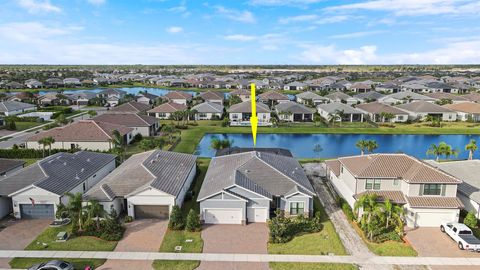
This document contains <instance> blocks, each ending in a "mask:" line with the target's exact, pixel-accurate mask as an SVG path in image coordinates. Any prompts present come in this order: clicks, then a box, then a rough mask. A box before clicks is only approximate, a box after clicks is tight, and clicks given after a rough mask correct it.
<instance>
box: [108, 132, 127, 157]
mask: <svg viewBox="0 0 480 270" xmlns="http://www.w3.org/2000/svg"><path fill="white" fill-rule="evenodd" d="M110 142H111V143H112V145H113V149H112V150H113V152H114V153H115V154H116V155H118V156H119V158H120V161H121V162H123V160H124V158H125V151H126V149H125V147H126V143H125V141H124V139H123V136H122V135H121V134H120V132H119V131H118V130H116V129H115V130H114V131H112V136H111V139H110Z"/></svg>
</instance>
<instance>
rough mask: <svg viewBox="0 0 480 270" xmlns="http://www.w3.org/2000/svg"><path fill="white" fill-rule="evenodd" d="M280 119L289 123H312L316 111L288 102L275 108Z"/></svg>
mask: <svg viewBox="0 0 480 270" xmlns="http://www.w3.org/2000/svg"><path fill="white" fill-rule="evenodd" d="M275 111H276V112H277V115H278V118H279V119H280V120H283V121H289V122H311V121H313V113H314V112H315V110H314V109H311V108H308V107H306V106H305V105H302V104H300V103H296V102H294V101H287V102H282V103H279V104H277V106H275Z"/></svg>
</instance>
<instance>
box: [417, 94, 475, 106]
mask: <svg viewBox="0 0 480 270" xmlns="http://www.w3.org/2000/svg"><path fill="white" fill-rule="evenodd" d="M424 95H425V96H427V97H431V98H433V99H436V100H446V101H451V102H452V103H461V102H466V101H468V99H466V98H464V97H463V96H460V95H455V94H450V93H444V92H435V93H425V94H424Z"/></svg>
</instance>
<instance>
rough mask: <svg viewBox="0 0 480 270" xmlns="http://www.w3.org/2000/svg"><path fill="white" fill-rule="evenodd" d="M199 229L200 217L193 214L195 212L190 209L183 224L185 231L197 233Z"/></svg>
mask: <svg viewBox="0 0 480 270" xmlns="http://www.w3.org/2000/svg"><path fill="white" fill-rule="evenodd" d="M200 229H201V224H200V216H199V215H198V214H197V213H195V210H193V209H190V212H188V216H187V223H186V224H185V230H187V231H189V232H198V231H200Z"/></svg>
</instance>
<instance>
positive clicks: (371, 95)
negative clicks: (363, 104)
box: [353, 91, 385, 100]
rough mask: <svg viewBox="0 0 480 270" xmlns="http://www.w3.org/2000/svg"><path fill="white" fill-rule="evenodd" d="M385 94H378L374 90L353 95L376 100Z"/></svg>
mask: <svg viewBox="0 0 480 270" xmlns="http://www.w3.org/2000/svg"><path fill="white" fill-rule="evenodd" d="M384 96H385V95H383V94H380V93H378V92H375V91H369V92H366V93H360V94H358V95H355V96H353V97H355V98H358V99H370V100H378V99H379V98H382V97H384Z"/></svg>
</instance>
